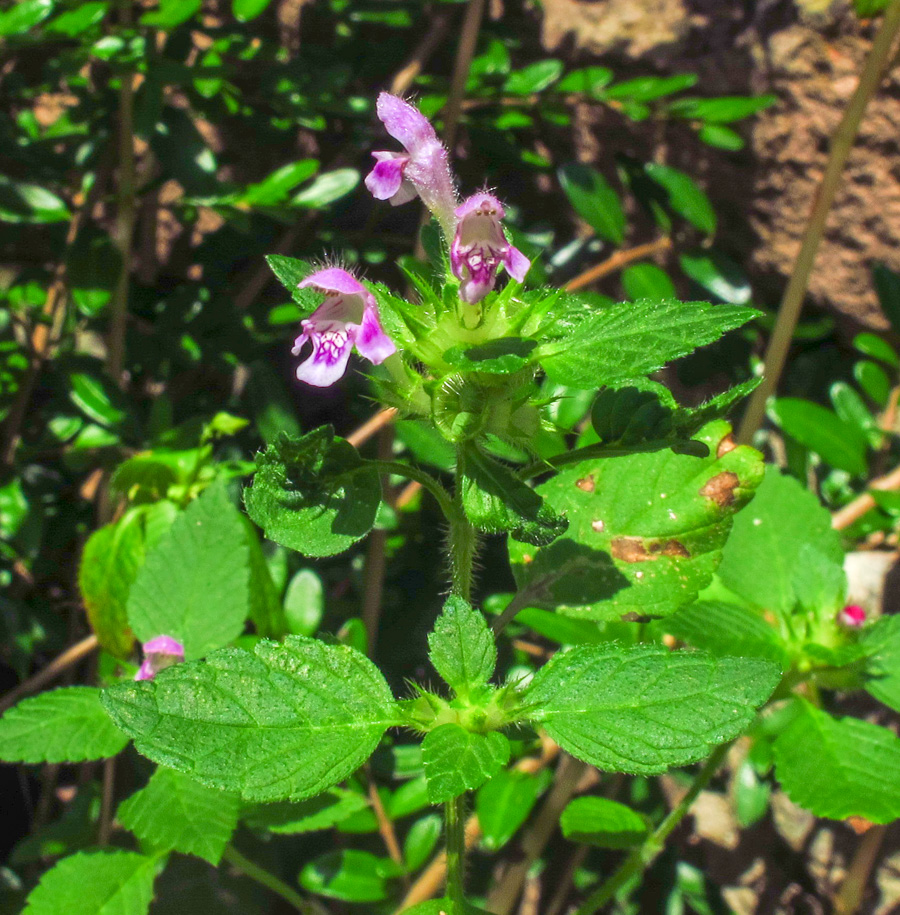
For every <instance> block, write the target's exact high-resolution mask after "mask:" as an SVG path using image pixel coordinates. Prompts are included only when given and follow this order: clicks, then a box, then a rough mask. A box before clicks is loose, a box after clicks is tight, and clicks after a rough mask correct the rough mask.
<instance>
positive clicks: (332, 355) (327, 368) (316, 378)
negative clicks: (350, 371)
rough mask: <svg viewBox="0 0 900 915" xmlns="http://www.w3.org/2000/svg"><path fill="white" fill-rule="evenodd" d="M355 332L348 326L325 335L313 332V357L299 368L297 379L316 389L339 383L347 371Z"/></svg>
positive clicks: (326, 332)
mask: <svg viewBox="0 0 900 915" xmlns="http://www.w3.org/2000/svg"><path fill="white" fill-rule="evenodd" d="M354 330H355V328H351V327H350V326H346V327H343V328H340V329H335V330H328V331H325V332H324V333H315V332H313V333H312V334H311V337H310V338H311V339H312V344H313V351H312V355H311V356H310V357H309V359H307V360H306V362H302V363H301V364H300V365H299V366H297V378H298V379H299V380H300V381H305V382H306V383H307V384H311V385H312V386H313V387H316V388H327V387H328V386H329V385H331V384H334V383H335V382H336V381H338V380H339V379H340V378H341V377H342V376H343V374H344V372H345V371H347V362H348V360H349V359H350V351H351V350H352V349H353V337H354V333H353V331H354Z"/></svg>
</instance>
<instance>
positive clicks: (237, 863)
mask: <svg viewBox="0 0 900 915" xmlns="http://www.w3.org/2000/svg"><path fill="white" fill-rule="evenodd" d="M222 858H223V859H224V860H225V861H227V862H228V863H229V864H232V865H234V867H236V868H237V869H238V870H239V871H241V873H243V875H244V876H245V877H249V878H250V879H251V880H255V881H256V882H257V883H258V884H260V886H264V887H266V889H268V890H271V891H272V892H273V893H275V894H276V895H277V896H280V897H281V898H282V899H283V900H284V901H285V902H287V903H289V904H290V905H292V906H293V907H294V908H295V909H296V910H297V911H298V912H302V913H303V915H314V909H313V907H312V906H311V905H310V904H309V903H308V902H307V901H306V900H305V899H304V898H303V897H302V896H301V895H300V894H299V893H298V892H297V891H296V890H295V889H293V888H291V887H290V886H288V885H287V884H286V883H285V882H284V881H283V880H282V879H281V878H280V877H276V876H275V875H274V874H273V873H270V872H269V871H267V870H266V869H265V868H264V867H260V866H259V865H258V864H254V863H253V862H252V861H250V860H249V859H248V858H245V857H244V856H243V855H242V854H241V853H240V852H239V851H238V850H237V849H236V848H235V847H234V846H233V845H228V846H227V847H226V848H225V852H224V854H223V855H222Z"/></svg>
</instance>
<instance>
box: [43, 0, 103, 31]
mask: <svg viewBox="0 0 900 915" xmlns="http://www.w3.org/2000/svg"><path fill="white" fill-rule="evenodd" d="M108 9H109V2H108V0H88V2H81V3H79V4H78V6H76V7H75V9H72V10H68V11H66V12H65V13H61V14H60V15H59V16H57V17H56V18H55V19H53V20H52V21H51V22H48V23H47V25H46V26H45V28H46V30H47V31H48V32H56V33H58V34H60V35H67V36H68V37H69V38H74V37H75V36H76V35H80V34H81V33H82V32H86V31H87V30H88V29H89V28H90V27H91V26H94V25H97V24H98V23H99V22H102V21H103V18H104V17H105V16H106V12H107V10H108Z"/></svg>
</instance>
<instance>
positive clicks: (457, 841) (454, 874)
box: [444, 795, 466, 915]
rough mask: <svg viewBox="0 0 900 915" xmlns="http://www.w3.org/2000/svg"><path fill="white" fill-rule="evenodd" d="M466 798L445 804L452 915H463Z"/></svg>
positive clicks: (449, 895) (449, 897)
mask: <svg viewBox="0 0 900 915" xmlns="http://www.w3.org/2000/svg"><path fill="white" fill-rule="evenodd" d="M465 806H466V798H465V795H463V796H462V797H456V798H453V800H452V801H447V802H446V803H445V804H444V824H445V829H446V832H447V898H448V899H449V900H450V905H451V909H452V911H451V912H450V915H463V909H464V906H465V902H466V898H465V890H464V885H465V876H466V813H465Z"/></svg>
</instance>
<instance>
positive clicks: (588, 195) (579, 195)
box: [557, 162, 625, 245]
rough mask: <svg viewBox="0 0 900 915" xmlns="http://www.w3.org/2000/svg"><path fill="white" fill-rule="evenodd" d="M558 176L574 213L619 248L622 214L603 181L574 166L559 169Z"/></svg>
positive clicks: (615, 196) (622, 235) (616, 198)
mask: <svg viewBox="0 0 900 915" xmlns="http://www.w3.org/2000/svg"><path fill="white" fill-rule="evenodd" d="M557 175H558V176H559V183H560V184H561V185H562V189H563V191H565V194H566V196H567V197H568V198H569V201H570V202H571V204H572V206H573V207H574V208H575V212H576V213H578V215H579V216H580V217H581V218H582V219H583V220H584V221H585V222H586V223H587V224H588V225H589V226H590V227H591V228H592V229H593V230H594V231H595V232H596V233H597V234H598V235H599V236H600V237H601V238H605V239H606V240H607V241H611V242H613V243H614V244H617V245H618V244H621V243H622V242H623V241H624V240H625V211H624V210H623V209H622V202H621V200H620V199H619V195H618V194H617V193H616V192H615V191H614V190H613V187H612V185H611V184H610V183H609V182H608V181H607V180H606V178H604V177H603V175H601V174H600V172H598V171H596V169H593V168H590V167H589V166H587V165H582V164H580V163H577V162H570V163H569V164H568V165H563V166H561V167H560V169H559V171H558V172H557Z"/></svg>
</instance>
